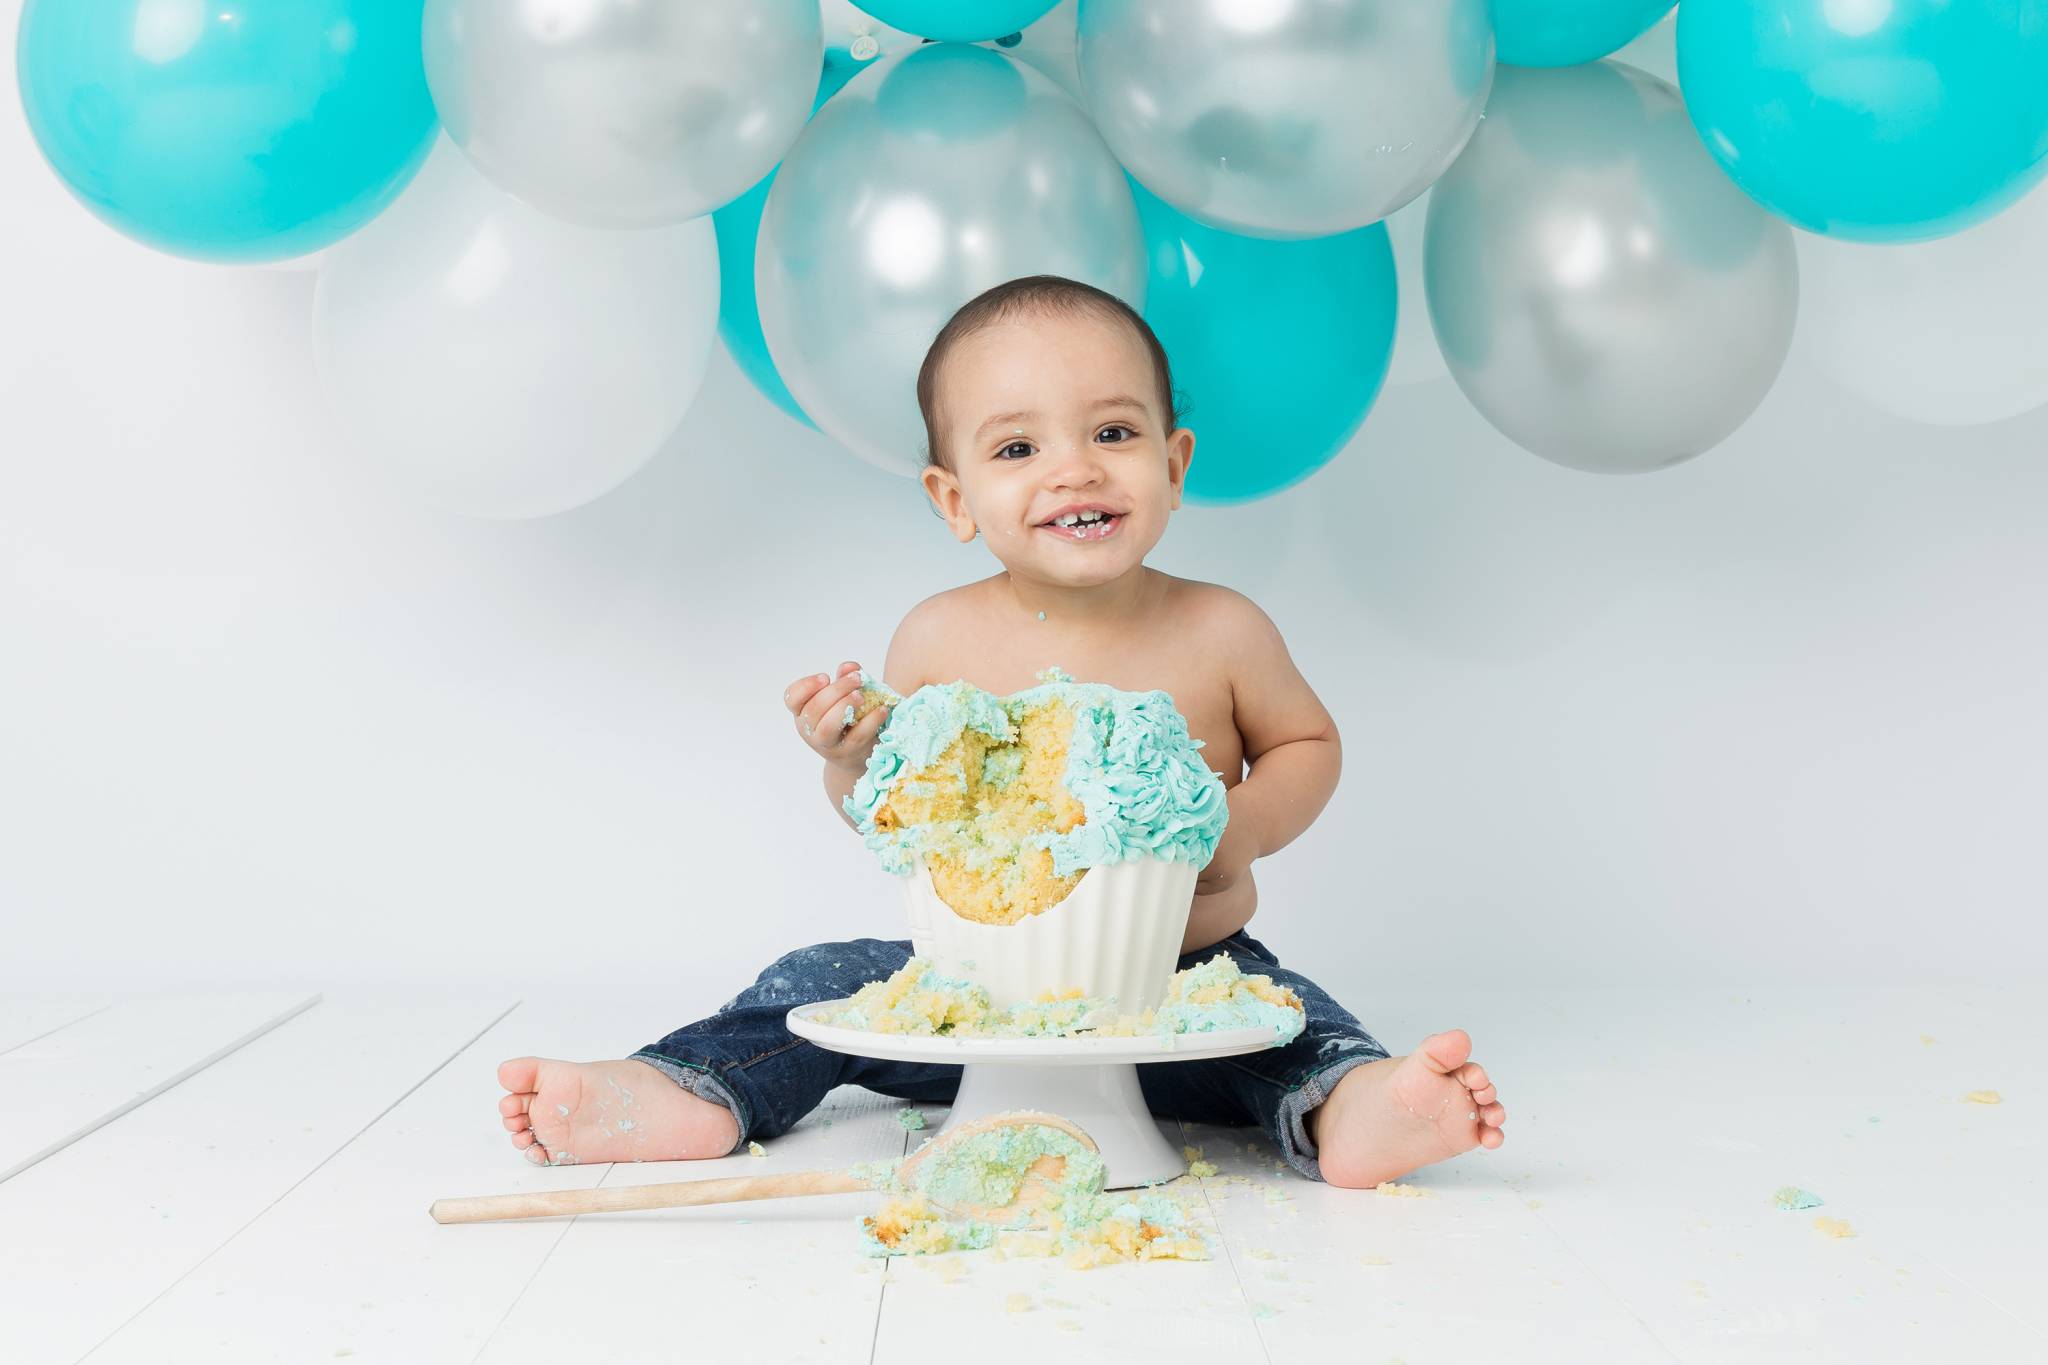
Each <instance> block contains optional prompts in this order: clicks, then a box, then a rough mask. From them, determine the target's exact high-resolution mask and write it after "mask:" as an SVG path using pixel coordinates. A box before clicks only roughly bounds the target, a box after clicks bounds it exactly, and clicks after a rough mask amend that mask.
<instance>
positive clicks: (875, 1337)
mask: <svg viewBox="0 0 2048 1365" xmlns="http://www.w3.org/2000/svg"><path fill="white" fill-rule="evenodd" d="M882 1112H884V1113H887V1112H888V1111H887V1110H886V1109H885V1110H883V1111H882ZM909 1155H910V1130H909V1129H908V1128H906V1129H904V1130H903V1147H902V1150H901V1151H899V1152H898V1153H897V1157H896V1159H897V1161H898V1163H899V1164H900V1163H901V1161H902V1160H903V1158H904V1157H907V1156H909ZM895 1259H896V1258H895V1257H893V1256H884V1257H883V1258H882V1283H881V1285H880V1287H879V1288H878V1289H877V1290H876V1292H875V1330H874V1331H873V1333H871V1334H870V1335H869V1337H868V1365H875V1352H877V1351H878V1350H880V1349H881V1345H882V1309H883V1307H884V1305H886V1304H887V1303H888V1301H889V1263H890V1262H891V1261H893V1260H895Z"/></svg>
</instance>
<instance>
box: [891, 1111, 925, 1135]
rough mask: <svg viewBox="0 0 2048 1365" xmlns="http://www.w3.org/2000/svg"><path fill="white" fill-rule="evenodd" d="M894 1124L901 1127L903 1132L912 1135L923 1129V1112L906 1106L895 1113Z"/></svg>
mask: <svg viewBox="0 0 2048 1365" xmlns="http://www.w3.org/2000/svg"><path fill="white" fill-rule="evenodd" d="M896 1122H898V1123H899V1124H901V1125H903V1131H904V1132H906V1133H914V1132H916V1131H917V1130H918V1129H920V1128H922V1127H924V1111H923V1110H920V1109H912V1108H911V1107H910V1106H909V1105H907V1104H906V1105H905V1106H903V1108H901V1109H898V1110H897V1111H896Z"/></svg>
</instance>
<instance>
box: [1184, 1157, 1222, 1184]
mask: <svg viewBox="0 0 2048 1365" xmlns="http://www.w3.org/2000/svg"><path fill="white" fill-rule="evenodd" d="M1188 1174H1189V1175H1191V1176H1193V1177H1194V1178H1195V1179H1197V1180H1206V1179H1208V1178H1209V1177H1210V1176H1212V1175H1214V1174H1216V1163H1215V1162H1213V1161H1190V1162H1189V1163H1188Z"/></svg>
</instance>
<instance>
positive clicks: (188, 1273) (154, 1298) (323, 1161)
mask: <svg viewBox="0 0 2048 1365" xmlns="http://www.w3.org/2000/svg"><path fill="white" fill-rule="evenodd" d="M318 999H319V997H317V996H316V997H315V1000H316V1001H317V1000H318ZM523 1003H525V1002H523V1001H519V1000H514V1001H513V1002H512V1003H511V1004H509V1005H507V1006H506V1007H505V1008H504V1010H502V1011H501V1012H500V1013H499V1014H498V1015H497V1017H496V1018H494V1019H492V1020H491V1021H490V1022H489V1023H488V1024H485V1025H484V1026H483V1027H482V1028H480V1029H478V1030H477V1031H476V1034H475V1035H474V1036H473V1037H471V1038H470V1039H469V1041H468V1042H465V1043H464V1044H462V1046H460V1047H458V1048H456V1049H455V1051H453V1052H451V1053H449V1054H448V1055H447V1056H446V1057H444V1058H442V1059H441V1061H440V1062H439V1063H438V1064H436V1065H435V1066H434V1067H433V1068H432V1069H431V1070H429V1071H428V1072H427V1074H426V1075H424V1076H422V1077H420V1078H419V1079H418V1080H417V1081H414V1082H413V1083H412V1084H411V1085H410V1086H408V1087H406V1090H405V1093H404V1094H403V1095H400V1096H399V1097H398V1098H397V1099H395V1100H393V1101H391V1103H389V1104H387V1105H385V1106H384V1107H383V1108H382V1109H380V1110H378V1111H377V1115H376V1117H374V1118H372V1119H371V1120H370V1121H369V1122H368V1123H366V1124H364V1125H363V1126H362V1127H361V1128H358V1129H357V1130H356V1131H355V1132H354V1133H352V1134H350V1136H349V1138H348V1140H347V1141H346V1142H343V1143H342V1144H341V1145H340V1146H339V1147H336V1148H335V1149H334V1150H333V1151H331V1152H329V1153H328V1154H327V1155H326V1156H324V1157H321V1158H320V1160H319V1161H318V1162H316V1163H315V1164H314V1166H313V1168H312V1169H311V1170H309V1171H307V1172H306V1173H305V1174H304V1175H302V1176H300V1177H299V1178H298V1179H297V1180H294V1181H293V1182H292V1183H291V1184H290V1185H288V1186H287V1187H285V1189H283V1190H282V1191H280V1192H279V1193H278V1195H277V1197H276V1198H275V1199H272V1200H271V1201H270V1202H269V1203H267V1204H265V1205H264V1206H263V1207H262V1208H260V1209H258V1210H256V1212H255V1213H253V1214H251V1215H249V1218H248V1219H247V1221H245V1222H244V1223H243V1224H242V1225H241V1226H240V1227H238V1228H236V1229H235V1230H234V1231H233V1232H231V1233H229V1234H228V1235H227V1236H226V1237H224V1238H222V1239H221V1243H220V1245H219V1246H217V1247H215V1248H214V1249H213V1250H211V1251H209V1252H207V1253H206V1254H205V1255H204V1256H201V1257H200V1258H199V1259H198V1260H196V1261H194V1262H193V1263H192V1264H191V1265H189V1266H187V1267H185V1271H184V1273H183V1274H181V1275H179V1276H178V1277H177V1278H176V1279H174V1280H172V1281H171V1282H170V1283H169V1284H167V1285H165V1286H164V1287H163V1288H162V1289H160V1290H158V1291H157V1292H156V1293H155V1294H152V1295H151V1296H150V1298H149V1302H147V1303H145V1304H143V1305H142V1306H141V1307H140V1308H138V1309H136V1310H135V1311H134V1312H133V1313H130V1314H129V1315H128V1316H127V1317H125V1318H123V1319H122V1320H121V1322H120V1323H119V1325H117V1326H116V1327H115V1328H114V1330H113V1331H111V1332H109V1333H107V1334H106V1335H105V1336H103V1337H101V1338H100V1339H99V1340H98V1341H96V1342H94V1343H93V1344H92V1348H91V1349H90V1350H88V1351H87V1352H86V1353H85V1354H84V1355H82V1356H80V1357H79V1358H78V1362H77V1365H84V1362H85V1361H87V1360H90V1359H91V1358H92V1357H93V1356H95V1355H97V1354H98V1353H99V1350H100V1348H101V1347H103V1346H105V1345H106V1344H107V1343H108V1342H110V1341H112V1340H113V1339H114V1338H115V1337H117V1336H120V1335H121V1333H123V1332H125V1331H127V1330H128V1328H129V1326H130V1324H132V1323H133V1322H134V1321H135V1320H136V1319H137V1318H139V1317H141V1316H142V1315H143V1314H144V1313H147V1312H148V1311H149V1310H150V1309H151V1308H152V1307H154V1306H155V1305H156V1304H157V1302H158V1301H159V1300H161V1299H162V1298H163V1297H164V1296H165V1295H166V1294H169V1293H170V1292H171V1291H172V1290H174V1289H176V1288H177V1287H178V1286H179V1285H181V1284H183V1283H184V1282H185V1281H186V1280H188V1279H190V1278H191V1277H192V1274H193V1272H194V1271H196V1270H198V1269H199V1267H201V1266H203V1265H205V1264H206V1263H207V1262H208V1261H210V1260H212V1259H213V1258H214V1257H216V1256H218V1255H220V1254H221V1252H222V1251H224V1250H226V1249H227V1247H228V1246H230V1245H231V1244H232V1243H233V1242H234V1240H235V1239H236V1238H237V1237H240V1236H241V1235H242V1234H243V1233H245V1232H247V1231H248V1230H249V1229H250V1228H252V1227H254V1226H255V1225H256V1224H257V1223H258V1222H260V1221H261V1220H262V1219H263V1216H264V1215H265V1214H267V1213H269V1212H270V1211H271V1210H272V1209H274V1208H276V1207H277V1206H278V1205H279V1204H281V1203H283V1202H284V1201H285V1200H286V1199H289V1198H290V1197H291V1194H292V1191H293V1190H296V1189H298V1188H299V1186H301V1185H303V1184H305V1183H306V1182H307V1181H308V1180H311V1179H312V1178H313V1177H314V1176H316V1175H318V1174H320V1172H321V1171H322V1170H324V1169H325V1168H326V1166H327V1164H328V1163H329V1162H331V1161H333V1160H334V1159H335V1158H336V1157H338V1156H340V1155H341V1154H342V1153H343V1152H345V1151H347V1150H348V1149H349V1148H350V1147H353V1146H354V1145H355V1144H356V1142H357V1141H358V1140H360V1139H361V1137H362V1136H363V1134H364V1133H367V1132H369V1131H370V1130H371V1129H372V1128H375V1127H376V1126H377V1125H378V1124H380V1123H382V1122H383V1121H384V1119H385V1117H386V1116H387V1115H389V1114H390V1113H391V1111H392V1110H394V1109H396V1108H398V1106H399V1105H401V1104H404V1103H405V1102H406V1100H407V1099H408V1098H410V1097H411V1096H412V1094H413V1093H414V1092H415V1091H417V1090H418V1089H419V1088H420V1087H421V1086H423V1085H425V1084H426V1083H427V1082H428V1081H431V1080H433V1079H434V1077H436V1076H438V1075H440V1074H441V1072H443V1071H444V1070H446V1069H447V1067H448V1064H449V1063H450V1062H452V1061H454V1060H455V1059H456V1058H457V1057H460V1056H461V1055H462V1054H463V1053H465V1052H467V1051H469V1050H470V1049H471V1048H473V1047H475V1046H476V1045H477V1043H478V1042H479V1041H480V1040H481V1039H482V1038H483V1036H484V1035H485V1034H487V1033H489V1032H490V1031H491V1030H492V1029H494V1028H496V1027H497V1026H498V1025H500V1024H502V1023H504V1022H505V1020H506V1018H507V1017H508V1016H509V1015H510V1014H511V1013H512V1011H514V1010H516V1009H518V1008H519V1006H520V1005H521V1004H523ZM303 1012H304V1011H298V1012H296V1013H295V1014H294V1015H293V1016H292V1017H294V1018H296V1017H297V1014H298V1013H303ZM279 1022H280V1023H282V1022H283V1021H282V1020H281V1021H279Z"/></svg>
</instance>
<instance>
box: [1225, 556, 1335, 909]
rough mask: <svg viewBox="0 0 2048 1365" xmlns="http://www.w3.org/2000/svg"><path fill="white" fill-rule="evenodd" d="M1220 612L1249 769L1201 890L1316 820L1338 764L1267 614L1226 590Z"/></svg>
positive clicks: (1310, 693) (1314, 702) (1315, 705)
mask: <svg viewBox="0 0 2048 1365" xmlns="http://www.w3.org/2000/svg"><path fill="white" fill-rule="evenodd" d="M1219 614H1220V615H1221V617H1222V618H1223V621H1222V624H1223V630H1222V632H1221V633H1222V636H1223V640H1224V642H1225V646H1226V647H1225V648H1223V649H1219V650H1218V651H1217V655H1218V657H1220V658H1223V659H1225V660H1228V661H1229V663H1228V667H1229V669H1230V699H1231V713H1232V719H1233V720H1234V721H1235V722H1236V725H1237V730H1238V734H1239V735H1240V736H1242V738H1243V740H1244V755H1245V759H1246V761H1247V762H1248V763H1250V765H1251V768H1250V771H1249V772H1247V773H1246V774H1245V778H1244V780H1243V781H1242V782H1240V783H1238V784H1237V785H1236V786H1235V787H1232V788H1231V789H1230V820H1229V823H1228V824H1227V825H1226V826H1225V828H1224V831H1223V838H1224V842H1225V843H1226V844H1229V845H1230V848H1229V849H1228V851H1226V850H1225V848H1224V847H1223V845H1218V848H1217V857H1216V858H1215V859H1213V860H1212V864H1211V866H1212V868H1213V869H1214V870H1213V871H1210V870H1209V869H1204V876H1203V885H1202V888H1201V889H1203V890H1205V891H1211V892H1213V891H1220V890H1222V889H1224V888H1225V887H1227V886H1229V885H1230V884H1231V882H1232V881H1235V880H1236V878H1237V876H1238V874H1239V873H1241V872H1242V871H1244V869H1245V868H1247V867H1249V866H1250V865H1251V861H1252V859H1254V858H1263V857H1265V856H1266V855H1267V854H1269V853H1277V852H1278V851H1279V850H1281V849H1283V848H1285V847H1287V845H1288V844H1290V843H1293V842H1294V840H1295V837H1296V836H1297V835H1299V834H1300V833H1301V832H1302V831H1303V830H1305V829H1307V828H1308V827H1309V825H1311V824H1312V823H1314V821H1315V818H1316V816H1317V815H1319V814H1321V813H1322V809H1323V807H1324V806H1326V805H1328V804H1329V801H1330V795H1331V793H1333V792H1335V791H1336V790H1337V773H1338V770H1339V769H1340V768H1341V767H1342V766H1343V750H1342V747H1341V746H1340V744H1339V741H1338V738H1337V723H1336V721H1334V720H1332V719H1331V718H1330V713H1329V712H1328V711H1327V710H1325V709H1324V707H1323V704H1322V702H1321V701H1319V700H1318V699H1317V697H1316V694H1315V691H1314V689H1312V688H1311V687H1310V686H1309V685H1308V680H1307V679H1305V678H1303V677H1302V676H1301V672H1300V670H1299V669H1297V668H1295V666H1294V660H1293V658H1292V657H1291V656H1290V655H1289V654H1288V652H1287V643H1286V641H1284V640H1282V639H1281V638H1280V631H1279V628H1278V627H1276V626H1275V625H1274V624H1273V622H1272V620H1271V618H1269V617H1268V616H1267V615H1266V613H1265V612H1263V611H1261V610H1260V609H1259V607H1258V605H1257V604H1256V603H1254V602H1253V601H1252V600H1251V599H1250V598H1248V597H1245V596H1244V595H1242V594H1241V593H1236V592H1230V593H1227V595H1226V596H1225V598H1224V600H1223V602H1222V603H1221V604H1220V611H1219ZM1233 835H1235V836H1236V837H1234V838H1233ZM1219 864H1220V865H1219Z"/></svg>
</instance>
